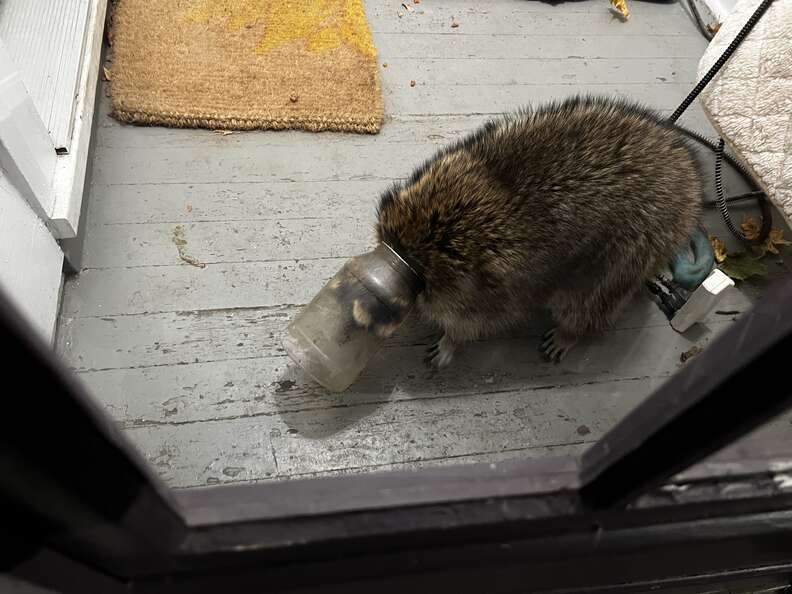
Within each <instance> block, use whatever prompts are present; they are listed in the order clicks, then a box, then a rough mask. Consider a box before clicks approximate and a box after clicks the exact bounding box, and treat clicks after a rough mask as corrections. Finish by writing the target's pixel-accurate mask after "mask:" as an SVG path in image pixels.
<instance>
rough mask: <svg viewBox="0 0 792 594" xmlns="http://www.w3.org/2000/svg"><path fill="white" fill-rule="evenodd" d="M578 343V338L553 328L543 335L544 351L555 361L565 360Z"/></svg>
mask: <svg viewBox="0 0 792 594" xmlns="http://www.w3.org/2000/svg"><path fill="white" fill-rule="evenodd" d="M575 344H577V339H576V338H574V337H571V336H567V335H565V334H563V333H562V332H560V331H558V330H557V329H556V328H553V329H552V330H550V331H549V332H547V333H546V334H545V335H544V336H543V337H542V351H543V352H544V354H545V355H546V356H547V358H548V359H549V360H550V361H552V362H553V363H560V362H561V361H563V360H564V357H566V355H567V353H568V352H569V351H570V349H571V348H572V347H573V346H575Z"/></svg>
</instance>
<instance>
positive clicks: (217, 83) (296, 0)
mask: <svg viewBox="0 0 792 594" xmlns="http://www.w3.org/2000/svg"><path fill="white" fill-rule="evenodd" d="M362 2H363V0H279V1H273V0H116V2H115V3H114V11H113V23H112V30H111V42H112V49H113V64H112V75H111V79H112V81H111V97H112V103H113V114H114V116H115V117H116V118H118V119H119V120H122V121H125V122H131V123H139V124H160V125H166V126H178V127H194V128H196V127H201V128H213V129H230V130H250V129H256V128H268V129H284V128H296V129H303V130H312V131H320V130H336V131H348V132H367V133H375V132H377V131H379V129H380V126H381V124H382V118H383V106H382V95H381V91H380V83H379V75H378V71H377V61H376V50H375V48H374V45H373V43H372V40H371V32H370V30H369V27H368V23H367V21H366V15H365V12H364V10H363V4H362Z"/></svg>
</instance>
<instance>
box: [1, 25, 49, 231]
mask: <svg viewBox="0 0 792 594" xmlns="http://www.w3.org/2000/svg"><path fill="white" fill-rule="evenodd" d="M56 159H57V154H56V153H55V147H54V145H53V144H52V140H51V139H50V136H49V132H48V131H47V128H46V126H45V125H44V122H43V121H42V120H41V117H40V116H39V114H38V111H36V107H35V106H34V105H33V100H32V99H31V98H30V95H29V94H28V92H27V89H26V88H25V85H24V83H23V82H22V78H21V77H20V75H19V72H18V70H17V68H16V66H15V65H14V63H13V61H12V60H11V56H10V55H9V53H8V50H6V48H5V45H4V44H3V41H2V40H1V39H0V166H2V167H3V169H4V170H5V172H6V174H7V176H8V179H9V181H10V182H11V183H12V184H13V185H14V187H15V188H16V189H17V190H18V191H19V192H20V193H21V194H22V196H23V197H24V198H25V200H26V201H27V202H28V204H29V205H30V207H31V209H33V212H35V213H36V214H37V215H38V216H39V217H41V218H42V219H43V220H44V222H45V223H47V224H49V219H50V215H51V213H52V209H53V207H54V205H55V194H54V192H53V187H52V183H53V179H54V174H55V164H56Z"/></svg>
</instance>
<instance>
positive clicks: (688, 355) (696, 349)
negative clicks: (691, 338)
mask: <svg viewBox="0 0 792 594" xmlns="http://www.w3.org/2000/svg"><path fill="white" fill-rule="evenodd" d="M703 350H704V349H702V348H701V347H700V346H698V345H697V344H694V345H693V346H692V347H690V348H689V349H688V350H686V351H685V352H684V353H682V354H681V355H679V362H680V363H687V362H688V360H689V359H692V358H693V357H695V356H696V355H699V354H701V352H702V351H703Z"/></svg>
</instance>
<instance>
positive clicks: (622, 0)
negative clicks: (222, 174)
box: [610, 0, 630, 20]
mask: <svg viewBox="0 0 792 594" xmlns="http://www.w3.org/2000/svg"><path fill="white" fill-rule="evenodd" d="M610 3H611V4H612V5H613V7H614V8H615V9H616V10H618V11H619V14H621V15H622V16H623V17H624V20H627V19H629V18H630V9H629V8H627V2H626V0H610Z"/></svg>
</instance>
